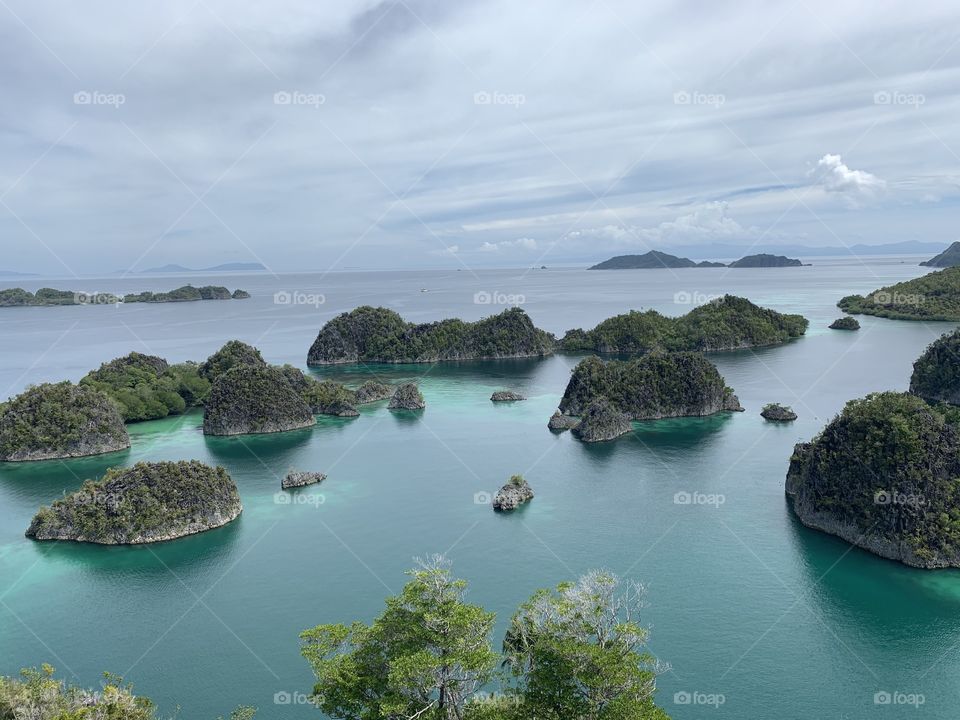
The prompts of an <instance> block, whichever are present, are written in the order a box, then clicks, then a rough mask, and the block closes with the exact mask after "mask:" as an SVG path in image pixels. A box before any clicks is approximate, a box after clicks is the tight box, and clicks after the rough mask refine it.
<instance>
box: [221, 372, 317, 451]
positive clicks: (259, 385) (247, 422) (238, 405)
mask: <svg viewBox="0 0 960 720" xmlns="http://www.w3.org/2000/svg"><path fill="white" fill-rule="evenodd" d="M315 423H316V418H315V417H314V414H313V412H312V411H311V409H310V406H309V405H307V403H306V402H305V401H304V399H303V398H302V397H301V396H300V395H298V394H297V393H296V392H295V391H294V389H293V387H292V386H291V385H290V383H289V382H288V380H287V378H286V376H285V375H284V373H283V372H282V371H281V370H279V369H278V368H275V367H271V366H269V365H268V366H264V367H260V366H255V365H243V364H240V365H237V366H236V367H233V368H231V369H230V370H228V371H227V372H225V373H223V374H222V375H220V376H219V377H217V379H216V380H214V382H213V387H212V388H211V389H210V397H209V398H208V399H207V403H206V407H205V408H204V412H203V433H204V435H246V434H250V433H275V432H285V431H287V430H298V429H300V428H305V427H310V426H311V425H314V424H315Z"/></svg>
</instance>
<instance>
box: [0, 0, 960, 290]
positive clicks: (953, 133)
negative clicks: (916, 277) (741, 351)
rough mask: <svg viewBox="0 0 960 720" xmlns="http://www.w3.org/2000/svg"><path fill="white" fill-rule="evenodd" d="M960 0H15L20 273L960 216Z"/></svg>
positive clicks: (911, 224)
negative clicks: (959, 3) (719, 0)
mask: <svg viewBox="0 0 960 720" xmlns="http://www.w3.org/2000/svg"><path fill="white" fill-rule="evenodd" d="M958 20H960V7H958V6H957V4H956V3H955V2H946V1H944V0H931V1H927V2H915V1H914V2H909V3H908V2H883V1H872V2H866V1H862V2H855V1H852V0H851V1H845V2H837V1H836V0H830V1H824V2H819V1H814V0H799V1H798V2H789V1H784V2H775V1H771V0H757V1H756V2H724V3H709V2H705V1H702V2H678V1H676V0H670V1H666V0H665V1H663V2H653V1H650V0H645V1H644V2H637V0H596V2H590V0H524V1H522V2H521V1H518V0H503V1H500V0H492V1H491V0H488V1H484V0H474V1H473V2H464V1H463V0H436V2H428V1H426V0H406V1H405V2H394V1H391V0H388V1H386V2H376V1H375V0H319V1H318V0H273V1H272V2H269V3H264V2H256V3H254V2H249V0H244V1H243V2H239V1H237V0H233V1H232V2H228V1H227V0H196V1H194V0H165V1H164V2H154V3H143V2H130V1H129V0H123V1H121V0H90V1H89V2H83V3H63V2H57V3H54V2H51V1H50V0H2V2H0V57H2V63H3V71H2V73H0V84H2V98H3V102H2V103H0V245H2V249H3V253H2V256H0V269H7V270H19V271H33V272H43V273H58V274H74V273H76V274H85V273H96V272H113V271H117V270H128V269H129V270H138V269H143V268H146V267H151V266H157V265H162V264H165V263H170V262H175V263H181V264H185V265H193V266H203V265H211V264H216V263H221V262H256V261H260V262H263V263H264V264H265V265H267V266H268V267H270V268H271V269H273V270H275V271H277V272H283V271H293V270H303V269H314V268H316V269H325V268H331V267H332V268H343V267H354V268H358V267H365V268H388V267H397V268H413V267H436V266H449V267H455V266H460V265H463V264H468V265H470V266H477V267H479V266H482V265H490V266H518V265H519V266H525V265H530V264H534V263H536V264H549V263H551V262H557V263H559V262H563V261H565V260H577V259H594V260H599V259H603V258H604V257H606V256H608V255H610V254H614V253H623V252H645V251H646V250H649V249H651V248H658V249H665V250H674V249H679V248H682V246H683V244H685V243H686V244H691V243H708V242H724V243H736V244H748V245H749V244H751V243H762V244H765V245H766V244H770V243H804V244H810V245H852V244H855V243H869V244H874V243H876V244H879V243H889V242H897V241H901V240H912V239H916V240H927V241H940V242H944V243H947V242H951V241H953V240H955V239H958V238H960V232H958V230H957V222H956V212H955V211H956V207H957V204H958V203H957V198H958V179H960V123H958V122H957V118H958V117H960V102H958V96H957V87H958V86H960V85H958V80H960V72H958V66H960V34H958V31H957V27H958Z"/></svg>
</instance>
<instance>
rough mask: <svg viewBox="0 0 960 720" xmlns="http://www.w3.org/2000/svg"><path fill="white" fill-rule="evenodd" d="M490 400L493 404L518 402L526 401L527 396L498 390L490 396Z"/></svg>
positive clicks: (511, 391)
mask: <svg viewBox="0 0 960 720" xmlns="http://www.w3.org/2000/svg"><path fill="white" fill-rule="evenodd" d="M490 399H491V400H492V401H493V402H516V401H518V400H526V399H527V396H526V395H521V394H520V393H518V392H514V391H513V390H497V391H496V392H495V393H494V394H493V395H491V396H490Z"/></svg>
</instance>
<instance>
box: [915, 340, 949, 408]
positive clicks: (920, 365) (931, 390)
mask: <svg viewBox="0 0 960 720" xmlns="http://www.w3.org/2000/svg"><path fill="white" fill-rule="evenodd" d="M910 392H912V393H913V394H914V395H919V396H920V397H922V398H923V399H925V400H929V401H930V402H947V403H950V404H951V405H960V331H954V332H952V333H950V334H947V335H942V336H940V338H938V339H937V340H935V341H934V342H933V343H931V344H930V346H929V347H928V348H927V349H926V350H925V351H924V353H923V355H921V356H920V358H919V359H918V360H917V361H916V362H915V363H914V364H913V374H912V375H911V376H910Z"/></svg>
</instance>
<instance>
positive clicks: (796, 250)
mask: <svg viewBox="0 0 960 720" xmlns="http://www.w3.org/2000/svg"><path fill="white" fill-rule="evenodd" d="M944 248H946V244H945V243H942V242H921V241H919V240H905V241H903V242H896V243H887V244H886V245H865V244H863V243H858V244H856V245H851V246H850V247H843V246H842V245H841V246H829V247H828V246H814V245H796V244H791V245H782V244H772V243H771V244H769V245H768V244H758V245H726V244H724V243H705V244H702V245H678V246H676V247H674V248H671V249H672V250H673V251H674V252H677V253H682V254H683V255H684V256H686V257H691V258H730V259H733V258H739V257H743V256H744V255H749V254H752V253H770V254H775V255H787V256H788V257H859V256H868V255H935V254H936V253H938V252H941V251H942V250H943V249H944Z"/></svg>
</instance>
